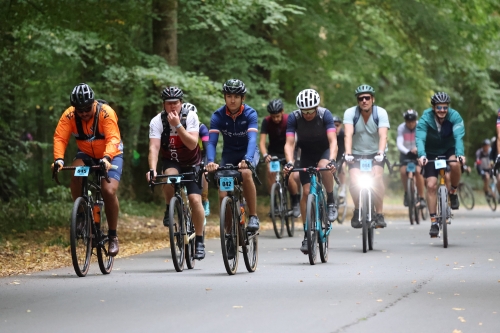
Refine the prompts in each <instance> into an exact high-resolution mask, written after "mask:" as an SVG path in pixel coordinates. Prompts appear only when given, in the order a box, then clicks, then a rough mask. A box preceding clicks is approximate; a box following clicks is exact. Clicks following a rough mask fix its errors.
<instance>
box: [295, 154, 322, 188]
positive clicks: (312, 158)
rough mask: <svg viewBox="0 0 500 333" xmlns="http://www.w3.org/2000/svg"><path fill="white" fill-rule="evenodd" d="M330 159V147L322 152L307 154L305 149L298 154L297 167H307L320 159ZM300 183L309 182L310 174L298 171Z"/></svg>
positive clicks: (316, 163)
mask: <svg viewBox="0 0 500 333" xmlns="http://www.w3.org/2000/svg"><path fill="white" fill-rule="evenodd" d="M329 159H330V149H327V150H325V151H324V152H323V153H322V154H314V155H308V154H307V153H306V152H305V151H302V155H301V156H300V162H299V165H298V167H299V168H308V167H310V166H317V165H318V163H319V161H320V160H329ZM299 177H300V183H301V184H302V185H305V184H309V183H310V182H311V176H309V174H308V173H307V172H304V171H299Z"/></svg>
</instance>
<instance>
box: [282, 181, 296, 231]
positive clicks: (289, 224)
mask: <svg viewBox="0 0 500 333" xmlns="http://www.w3.org/2000/svg"><path fill="white" fill-rule="evenodd" d="M283 198H285V203H284V204H285V210H286V215H285V216H286V218H285V224H286V232H287V234H288V237H293V234H294V233H295V217H294V216H293V208H292V195H291V194H290V192H289V191H288V189H287V188H286V187H283Z"/></svg>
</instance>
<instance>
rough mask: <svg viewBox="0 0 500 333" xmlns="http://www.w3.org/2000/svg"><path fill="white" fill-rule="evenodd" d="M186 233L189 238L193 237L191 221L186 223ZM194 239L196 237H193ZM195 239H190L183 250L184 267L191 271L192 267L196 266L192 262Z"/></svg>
mask: <svg viewBox="0 0 500 333" xmlns="http://www.w3.org/2000/svg"><path fill="white" fill-rule="evenodd" d="M186 227H187V228H186V231H187V236H188V238H190V237H191V236H194V233H195V231H194V228H193V221H189V222H188V223H186ZM195 237H196V236H195ZM195 237H193V238H191V239H190V240H189V241H188V243H187V244H186V248H185V251H184V252H185V254H186V266H187V268H188V269H193V268H194V265H195V264H196V261H195V260H194V253H195V251H196V249H195V240H196V239H195Z"/></svg>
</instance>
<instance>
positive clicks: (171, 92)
mask: <svg viewBox="0 0 500 333" xmlns="http://www.w3.org/2000/svg"><path fill="white" fill-rule="evenodd" d="M182 96H184V93H183V92H182V90H180V89H179V88H177V87H166V88H165V89H163V91H162V92H161V98H162V99H163V100H164V101H168V100H178V99H180V100H182Z"/></svg>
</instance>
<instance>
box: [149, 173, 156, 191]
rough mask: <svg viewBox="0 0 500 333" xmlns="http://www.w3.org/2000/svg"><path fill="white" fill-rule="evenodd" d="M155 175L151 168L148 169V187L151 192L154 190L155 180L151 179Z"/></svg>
mask: <svg viewBox="0 0 500 333" xmlns="http://www.w3.org/2000/svg"><path fill="white" fill-rule="evenodd" d="M154 175H155V171H154V170H153V169H149V187H150V188H151V192H152V193H154V192H155V182H154V181H153V178H154Z"/></svg>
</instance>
